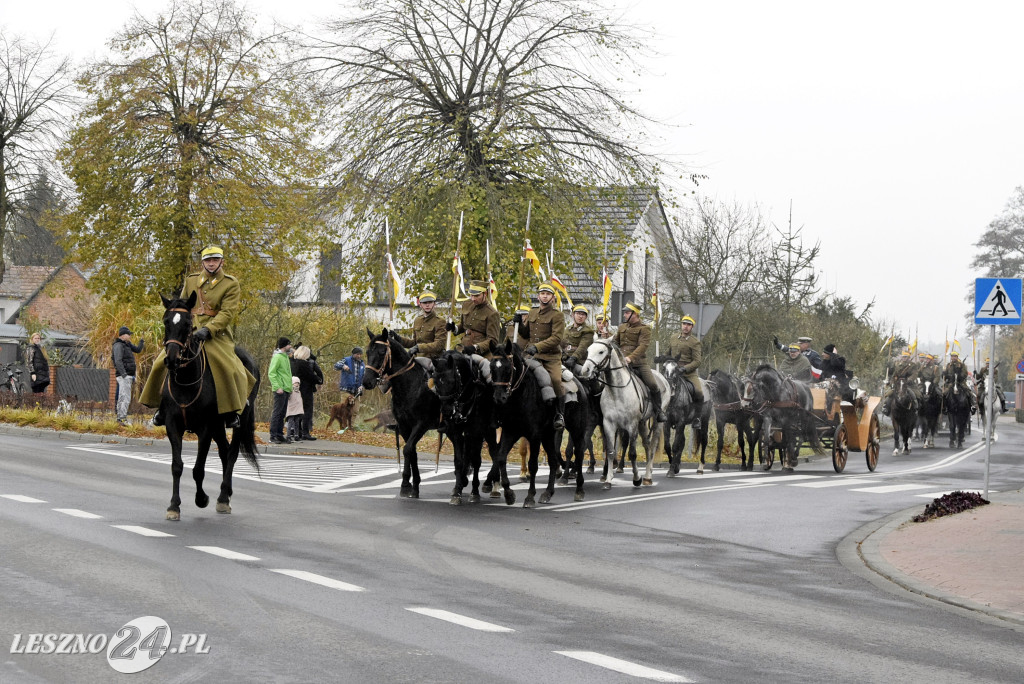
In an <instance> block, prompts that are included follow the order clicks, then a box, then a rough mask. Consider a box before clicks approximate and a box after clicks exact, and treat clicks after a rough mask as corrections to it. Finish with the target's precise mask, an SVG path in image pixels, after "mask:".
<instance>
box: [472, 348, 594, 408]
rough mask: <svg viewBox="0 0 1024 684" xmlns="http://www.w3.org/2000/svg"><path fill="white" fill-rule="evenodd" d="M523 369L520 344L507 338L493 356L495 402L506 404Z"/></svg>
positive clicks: (492, 374)
mask: <svg viewBox="0 0 1024 684" xmlns="http://www.w3.org/2000/svg"><path fill="white" fill-rule="evenodd" d="M591 346H593V345H591ZM522 372H524V370H523V356H522V354H521V353H520V351H519V346H518V345H515V344H512V340H505V346H504V347H502V346H499V347H498V349H497V351H496V352H495V353H494V355H493V356H491V384H492V385H494V403H495V404H497V405H499V406H504V405H505V402H507V401H508V398H509V397H510V396H511V395H512V390H513V389H514V385H515V383H516V379H517V373H519V374H521V373H522Z"/></svg>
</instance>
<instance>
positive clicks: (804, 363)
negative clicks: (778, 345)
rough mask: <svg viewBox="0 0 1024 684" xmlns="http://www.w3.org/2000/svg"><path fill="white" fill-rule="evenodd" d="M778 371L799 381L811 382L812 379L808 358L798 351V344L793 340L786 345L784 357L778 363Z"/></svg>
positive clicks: (812, 374) (811, 369)
mask: <svg viewBox="0 0 1024 684" xmlns="http://www.w3.org/2000/svg"><path fill="white" fill-rule="evenodd" d="M779 372H780V373H782V374H783V375H788V376H790V377H792V378H793V379H794V380H799V381H800V382H811V381H812V380H813V379H814V371H813V368H812V367H811V362H810V360H809V359H808V358H807V357H806V356H804V355H803V354H801V353H800V345H799V344H796V343H795V342H794V343H793V344H791V345H789V346H788V347H786V358H784V359H783V360H782V362H781V363H780V364H779Z"/></svg>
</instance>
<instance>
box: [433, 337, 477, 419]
mask: <svg viewBox="0 0 1024 684" xmlns="http://www.w3.org/2000/svg"><path fill="white" fill-rule="evenodd" d="M433 378H434V389H433V391H434V393H435V394H437V398H438V399H440V400H441V410H442V411H443V412H444V415H445V417H446V418H448V419H449V420H453V421H456V422H462V421H464V420H465V419H466V416H465V415H463V414H462V409H463V407H460V405H459V402H460V401H463V402H465V400H466V399H467V396H466V395H467V394H469V396H470V397H472V396H473V394H472V393H471V392H470V390H472V389H473V386H474V385H473V383H474V381H475V377H474V373H473V365H472V362H471V361H470V359H469V357H467V356H466V355H465V354H460V353H459V352H457V351H454V350H449V351H446V352H445V353H444V354H442V355H441V357H440V358H439V359H437V360H436V361H434V374H433Z"/></svg>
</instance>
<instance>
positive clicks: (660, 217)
mask: <svg viewBox="0 0 1024 684" xmlns="http://www.w3.org/2000/svg"><path fill="white" fill-rule="evenodd" d="M586 205H587V206H586V208H585V210H584V214H583V216H582V218H581V219H580V221H579V224H578V225H577V234H576V235H571V236H567V238H568V240H567V241H566V242H567V243H568V244H567V245H566V247H565V248H566V249H568V250H570V251H571V249H572V245H578V244H586V245H587V246H588V250H589V252H590V253H591V254H593V253H594V250H595V249H601V245H602V244H604V242H605V240H607V243H608V258H607V262H608V271H609V274H610V277H611V280H612V287H613V295H612V303H611V305H610V310H609V314H610V316H611V318H612V322H613V323H615V324H617V323H618V322H619V319H620V318H621V308H622V304H623V303H626V302H632V301H635V302H638V303H640V302H643V305H644V307H645V308H649V306H650V299H651V296H652V295H653V293H654V284H655V281H656V279H657V257H656V255H655V250H654V245H655V243H656V242H657V241H658V236H659V235H663V234H664V233H665V232H666V231H667V230H668V218H667V216H666V214H665V208H664V206H663V205H662V202H661V197H660V196H659V194H658V191H657V190H656V189H654V188H645V187H629V188H596V189H593V190H591V191H590V192H589V197H588V199H587V202H586ZM357 238H358V236H355V237H353V236H349V238H348V239H357ZM537 251H538V252H540V251H541V249H540V248H539V247H538V248H537ZM341 254H342V253H341V252H339V253H337V254H335V255H324V254H320V253H317V254H312V253H311V254H309V255H308V256H307V259H306V260H305V261H304V265H303V267H302V268H300V269H299V270H298V271H297V273H296V275H295V277H294V278H293V280H292V282H291V290H292V293H293V295H292V299H291V302H292V304H293V305H310V304H319V305H335V306H337V305H343V304H349V303H350V302H352V301H353V300H358V298H356V297H353V296H352V295H351V294H350V293H347V292H345V291H343V290H342V288H341V287H340V286H339V285H338V284H336V283H332V282H330V281H329V280H328V279H326V278H325V277H324V274H327V273H330V272H332V270H335V269H337V268H339V267H340V266H341V262H340V260H341V259H343V258H344V257H343V256H340V255H341ZM569 261H570V262H572V263H573V264H574V266H573V268H572V272H571V273H559V274H558V275H559V277H560V278H561V279H562V281H563V283H564V284H565V285H566V288H567V289H568V291H569V295H570V296H571V297H572V298H573V300H574V301H578V302H584V303H586V304H588V305H589V306H591V307H592V309H596V308H598V307H600V304H601V296H602V283H601V268H602V267H601V265H600V264H595V263H593V259H592V258H591V259H588V260H582V259H577V258H572V257H570V259H569ZM585 261H589V262H590V263H585ZM500 287H501V286H500V284H499V288H500ZM375 294H376V297H375V298H374V302H373V303H372V304H362V305H363V306H366V312H367V314H368V316H369V317H370V318H371V319H372V320H375V321H378V322H380V323H382V324H385V325H386V324H389V323H388V322H389V321H392V320H393V321H394V325H395V326H396V327H408V326H409V325H411V324H412V320H413V318H414V317H415V314H416V312H417V309H416V307H415V305H414V304H413V303H412V295H413V294H414V293H405V296H402V297H400V298H399V302H397V303H396V305H395V307H394V312H393V313H392V311H391V308H390V307H389V304H388V301H387V296H386V291H385V289H384V285H383V283H382V284H381V287H380V288H379V291H378V292H377V293H375Z"/></svg>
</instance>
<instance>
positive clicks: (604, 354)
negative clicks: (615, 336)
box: [580, 338, 612, 378]
mask: <svg viewBox="0 0 1024 684" xmlns="http://www.w3.org/2000/svg"><path fill="white" fill-rule="evenodd" d="M611 359H612V342H611V340H606V339H603V338H601V339H596V340H594V342H593V344H591V345H590V346H589V347H587V360H586V361H584V362H583V367H582V368H581V369H580V375H581V376H583V377H584V378H591V377H593V376H594V374H595V373H597V372H598V371H602V370H604V369H605V368H607V367H608V366H609V364H610V363H611Z"/></svg>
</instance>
